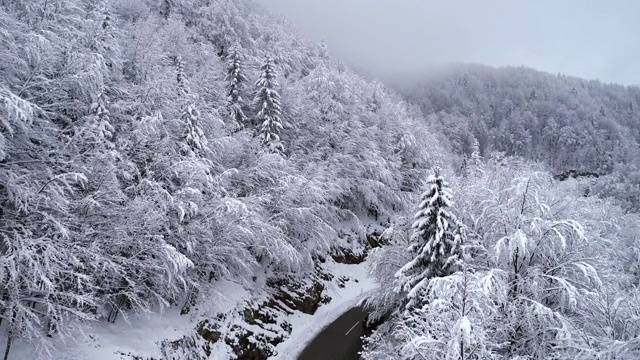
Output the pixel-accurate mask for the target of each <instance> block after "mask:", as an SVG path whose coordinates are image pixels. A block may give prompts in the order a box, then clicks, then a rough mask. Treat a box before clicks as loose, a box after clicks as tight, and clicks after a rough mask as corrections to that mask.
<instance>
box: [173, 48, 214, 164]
mask: <svg viewBox="0 0 640 360" xmlns="http://www.w3.org/2000/svg"><path fill="white" fill-rule="evenodd" d="M174 64H175V66H176V81H177V83H178V96H179V97H180V98H181V99H182V103H183V104H182V114H181V115H180V119H181V120H182V122H183V123H184V124H185V125H186V130H185V134H184V139H185V141H186V143H187V145H188V147H189V148H190V150H191V151H198V150H203V149H204V148H205V147H206V146H207V138H206V137H205V136H204V132H203V131H202V128H201V127H200V124H199V122H200V112H199V111H198V109H197V108H196V106H195V104H194V101H193V97H192V95H191V91H190V90H189V84H188V80H187V76H186V74H185V73H184V62H183V61H182V57H181V56H176V57H175V58H174ZM184 150H185V152H189V149H184Z"/></svg>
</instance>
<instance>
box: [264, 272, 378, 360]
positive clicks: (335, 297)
mask: <svg viewBox="0 0 640 360" xmlns="http://www.w3.org/2000/svg"><path fill="white" fill-rule="evenodd" d="M366 266H367V262H364V263H361V264H357V265H344V264H330V265H328V266H327V268H328V270H329V271H330V273H331V274H333V275H334V276H335V278H336V279H337V278H339V277H341V276H342V277H345V278H349V281H347V282H346V283H345V287H344V288H340V287H338V286H337V285H333V286H332V287H331V288H329V289H328V291H327V294H328V295H329V296H330V297H331V302H329V303H328V304H326V305H323V306H321V307H320V308H319V309H318V310H317V311H316V313H315V314H313V315H308V314H303V313H300V312H296V313H294V314H293V315H291V316H289V318H288V320H289V322H290V323H291V325H293V330H292V332H291V336H290V337H289V338H288V339H286V340H285V341H284V342H282V343H280V344H279V345H278V346H276V351H277V352H278V355H276V356H272V357H271V358H270V360H295V359H297V358H298V356H299V355H300V353H301V352H302V351H303V350H304V348H305V347H306V346H307V345H308V344H309V343H310V342H311V341H312V340H313V339H314V338H315V337H316V336H317V335H318V334H319V333H320V332H321V331H322V330H323V329H324V328H326V327H327V326H329V324H331V323H332V322H333V321H335V320H336V319H337V318H339V317H340V315H342V314H344V313H345V312H346V311H348V310H349V309H351V308H353V307H354V306H356V305H357V303H358V302H359V301H360V300H361V299H362V298H363V296H364V295H365V294H366V293H367V292H369V291H371V290H372V289H374V287H375V283H374V282H373V281H372V279H370V278H369V277H367V269H366ZM333 284H335V280H334V281H333Z"/></svg>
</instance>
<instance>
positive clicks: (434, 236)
mask: <svg viewBox="0 0 640 360" xmlns="http://www.w3.org/2000/svg"><path fill="white" fill-rule="evenodd" d="M427 184H428V186H429V188H428V190H427V191H425V192H424V193H423V194H422V202H421V203H420V211H418V213H417V214H416V215H415V219H416V221H415V222H414V223H413V225H412V228H413V229H414V233H413V235H412V236H411V245H410V246H409V251H411V252H412V253H414V254H416V255H415V257H414V258H413V259H412V260H411V261H409V262H408V263H407V264H405V265H404V266H403V267H402V268H400V270H398V272H397V273H396V274H395V277H396V279H397V285H396V291H398V292H406V293H407V303H406V304H405V307H404V308H405V309H411V308H414V307H415V306H417V305H420V298H421V296H420V294H421V292H422V291H423V290H424V289H425V288H426V286H427V285H428V283H429V280H430V279H432V278H434V277H442V276H448V275H451V274H452V273H454V272H455V271H456V270H457V267H458V261H459V260H460V257H461V245H462V224H461V223H460V222H459V221H458V220H457V218H456V216H455V215H454V214H452V213H451V212H450V211H449V209H450V208H451V206H452V201H451V192H450V191H449V188H448V183H447V182H445V181H444V178H443V177H442V175H441V174H440V170H439V169H437V168H436V170H435V174H434V175H431V176H429V178H428V180H427Z"/></svg>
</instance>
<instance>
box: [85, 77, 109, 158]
mask: <svg viewBox="0 0 640 360" xmlns="http://www.w3.org/2000/svg"><path fill="white" fill-rule="evenodd" d="M108 105H109V100H108V98H107V95H106V94H105V93H104V89H103V90H102V91H100V93H99V94H98V96H97V97H96V101H95V102H94V103H93V104H91V113H92V115H93V116H92V117H91V119H90V122H89V124H88V125H89V130H90V132H91V135H92V136H93V137H94V140H95V141H96V142H99V143H101V144H104V145H105V146H106V147H107V148H113V143H112V142H111V140H112V138H113V135H114V132H115V129H114V127H113V126H112V125H111V122H110V121H109V120H110V119H109V109H108Z"/></svg>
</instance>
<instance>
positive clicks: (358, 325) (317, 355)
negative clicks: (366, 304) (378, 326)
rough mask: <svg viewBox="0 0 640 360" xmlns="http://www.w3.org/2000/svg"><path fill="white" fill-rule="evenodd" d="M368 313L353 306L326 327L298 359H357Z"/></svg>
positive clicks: (366, 332) (365, 333)
mask: <svg viewBox="0 0 640 360" xmlns="http://www.w3.org/2000/svg"><path fill="white" fill-rule="evenodd" d="M366 315H367V313H366V312H364V310H363V309H362V308H361V307H356V308H353V309H351V310H349V311H347V312H346V313H344V314H343V315H342V316H340V317H339V318H338V319H337V320H336V321H334V322H333V323H331V325H329V326H328V327H327V328H326V329H324V330H323V331H322V332H321V333H320V334H318V336H316V338H315V339H313V341H312V342H311V344H309V345H307V347H306V348H305V349H304V351H303V352H302V355H300V357H299V358H298V360H357V359H359V356H358V352H359V351H361V350H362V340H361V339H360V337H361V336H363V335H368V334H369V332H368V331H367V330H365V329H364V326H363V321H364V317H365V316H366Z"/></svg>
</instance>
